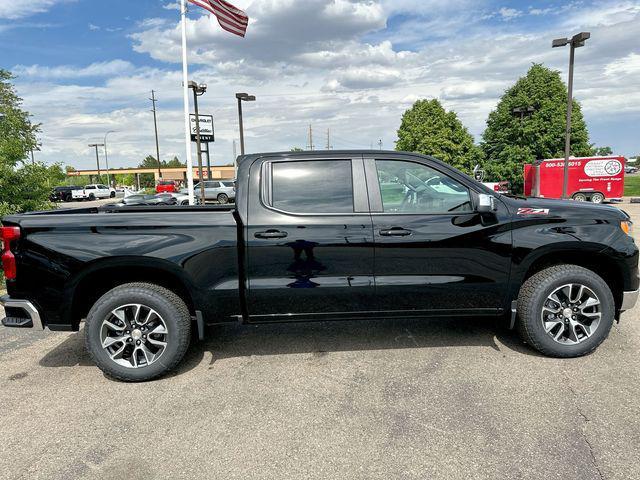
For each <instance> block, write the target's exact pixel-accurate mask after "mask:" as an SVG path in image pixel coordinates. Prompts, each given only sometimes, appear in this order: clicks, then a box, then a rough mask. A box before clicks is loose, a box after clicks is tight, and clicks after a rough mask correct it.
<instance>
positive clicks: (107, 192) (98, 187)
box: [84, 183, 116, 200]
mask: <svg viewBox="0 0 640 480" xmlns="http://www.w3.org/2000/svg"><path fill="white" fill-rule="evenodd" d="M84 190H85V192H86V193H87V198H88V199H89V200H95V199H96V198H115V196H116V189H115V188H110V187H107V186H106V185H103V184H101V183H93V184H91V185H87V186H85V187H84Z"/></svg>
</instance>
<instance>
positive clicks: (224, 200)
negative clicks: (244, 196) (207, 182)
mask: <svg viewBox="0 0 640 480" xmlns="http://www.w3.org/2000/svg"><path fill="white" fill-rule="evenodd" d="M218 203H221V204H225V203H229V197H228V196H227V194H226V193H221V194H220V195H218Z"/></svg>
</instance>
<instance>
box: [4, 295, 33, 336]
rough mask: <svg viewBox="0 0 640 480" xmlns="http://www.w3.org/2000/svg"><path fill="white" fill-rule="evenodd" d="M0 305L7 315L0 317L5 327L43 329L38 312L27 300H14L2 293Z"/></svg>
mask: <svg viewBox="0 0 640 480" xmlns="http://www.w3.org/2000/svg"><path fill="white" fill-rule="evenodd" d="M0 305H2V306H3V307H4V309H5V313H6V315H7V316H6V317H5V318H3V319H2V325H4V326H5V327H15V328H35V329H36V330H43V329H44V325H43V323H42V317H41V316H40V312H39V311H38V309H37V308H36V307H35V305H34V304H33V303H31V302H30V301H29V300H16V299H14V298H11V297H9V296H8V295H4V296H2V297H0Z"/></svg>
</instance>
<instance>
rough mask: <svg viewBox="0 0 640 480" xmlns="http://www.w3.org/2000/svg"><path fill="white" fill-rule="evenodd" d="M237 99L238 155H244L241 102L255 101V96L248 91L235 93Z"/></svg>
mask: <svg viewBox="0 0 640 480" xmlns="http://www.w3.org/2000/svg"><path fill="white" fill-rule="evenodd" d="M236 98H237V99H238V123H239V124H240V155H244V125H243V124H242V102H255V101H256V96H255V95H249V94H248V93H236Z"/></svg>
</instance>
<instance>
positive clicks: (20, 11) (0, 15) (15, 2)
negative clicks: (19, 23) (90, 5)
mask: <svg viewBox="0 0 640 480" xmlns="http://www.w3.org/2000/svg"><path fill="white" fill-rule="evenodd" d="M70 1H74V0H0V19H8V20H15V19H19V18H24V17H29V16H31V15H35V14H37V13H43V12H46V11H47V10H49V9H50V8H52V7H54V6H55V5H57V4H60V3H65V2H70Z"/></svg>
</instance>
